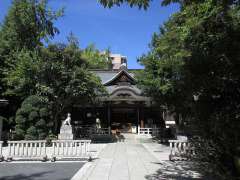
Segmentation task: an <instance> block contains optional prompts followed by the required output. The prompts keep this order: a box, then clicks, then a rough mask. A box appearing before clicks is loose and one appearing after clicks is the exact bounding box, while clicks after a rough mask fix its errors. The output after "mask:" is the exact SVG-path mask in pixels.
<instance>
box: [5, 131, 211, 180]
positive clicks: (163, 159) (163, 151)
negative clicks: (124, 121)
mask: <svg viewBox="0 0 240 180" xmlns="http://www.w3.org/2000/svg"><path fill="white" fill-rule="evenodd" d="M124 137H125V141H124V142H118V143H109V144H91V154H92V157H93V158H94V160H93V161H92V162H87V163H85V164H84V166H83V167H82V165H83V163H80V162H75V165H74V163H73V162H68V163H66V162H65V164H66V165H59V164H61V163H34V162H31V163H30V162H29V163H28V164H27V165H25V164H24V165H21V166H19V165H17V163H0V180H15V179H20V180H21V179H26V180H28V179H33V180H35V179H36V180H39V179H41V180H45V179H46V180H50V179H51V180H55V179H56V180H57V179H59V180H65V179H71V180H171V179H176V180H178V179H179V180H190V179H204V180H208V179H209V178H206V177H203V176H201V174H200V173H199V168H198V167H197V165H196V164H194V163H192V162H171V161H169V160H168V156H169V153H170V148H169V147H168V146H165V145H162V144H158V143H155V142H153V141H152V140H151V139H149V138H146V139H142V138H138V136H137V135H134V134H124ZM4 153H6V149H5V148H4ZM47 153H48V154H51V150H50V149H49V148H48V150H47ZM77 163H79V164H78V165H76V164H77ZM63 164H64V163H63ZM67 164H68V165H67ZM18 168H20V170H19V169H18ZM77 170H78V171H77ZM21 172H22V174H21ZM4 173H5V174H4ZM6 173H8V174H6ZM9 173H10V174H9ZM61 175H62V176H61ZM16 177H18V178H16ZM14 178H15V179H14Z"/></svg>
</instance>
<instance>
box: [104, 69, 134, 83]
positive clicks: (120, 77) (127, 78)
mask: <svg viewBox="0 0 240 180" xmlns="http://www.w3.org/2000/svg"><path fill="white" fill-rule="evenodd" d="M135 84H136V80H135V79H134V78H133V77H132V76H131V75H130V74H129V73H128V72H127V71H126V70H124V69H123V70H121V71H120V72H119V73H117V74H116V75H115V76H114V77H113V78H112V79H110V80H109V81H107V82H106V83H105V84H104V85H105V86H112V85H135Z"/></svg>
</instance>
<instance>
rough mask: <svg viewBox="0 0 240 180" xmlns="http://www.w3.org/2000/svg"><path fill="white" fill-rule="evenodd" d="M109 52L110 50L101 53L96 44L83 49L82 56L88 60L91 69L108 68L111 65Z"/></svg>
mask: <svg viewBox="0 0 240 180" xmlns="http://www.w3.org/2000/svg"><path fill="white" fill-rule="evenodd" d="M109 54H110V51H109V50H107V51H104V52H102V53H101V52H100V51H99V50H98V49H96V47H95V46H94V44H90V45H89V46H87V47H86V48H85V49H83V50H82V58H83V59H85V60H86V61H87V62H88V66H89V68H90V69H108V68H109V67H110V65H111V60H110V58H109Z"/></svg>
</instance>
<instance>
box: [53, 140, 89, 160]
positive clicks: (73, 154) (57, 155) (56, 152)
mask: <svg viewBox="0 0 240 180" xmlns="http://www.w3.org/2000/svg"><path fill="white" fill-rule="evenodd" d="M90 143H91V141H90V140H54V141H52V148H53V151H52V152H53V153H52V161H55V160H56V159H62V158H86V157H90Z"/></svg>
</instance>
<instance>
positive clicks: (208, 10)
mask: <svg viewBox="0 0 240 180" xmlns="http://www.w3.org/2000/svg"><path fill="white" fill-rule="evenodd" d="M238 3H239V2H238V1H214V0H205V1H189V3H185V4H184V6H182V8H181V10H180V12H178V13H176V14H174V15H173V16H172V17H171V18H170V19H169V21H168V22H166V23H165V24H164V26H163V27H161V29H160V32H159V33H156V34H154V35H153V39H152V42H151V45H150V48H151V49H150V52H149V53H148V54H146V55H143V56H142V57H141V58H140V60H139V61H140V63H142V64H143V65H144V66H145V70H144V71H142V72H141V74H140V75H139V82H140V84H141V85H142V87H143V88H144V90H145V92H146V93H147V94H149V95H150V96H153V97H154V99H155V100H157V101H158V102H159V103H160V104H163V105H166V106H167V107H169V108H170V109H174V110H175V111H177V112H178V113H181V114H183V115H184V117H185V121H187V123H188V133H191V134H193V135H200V136H201V137H202V138H203V139H207V140H208V141H209V140H210V141H211V142H212V143H210V144H214V145H215V147H216V148H218V149H217V151H216V153H217V154H216V156H215V159H214V157H212V156H211V152H210V151H208V148H205V149H202V152H203V151H204V153H202V155H204V156H205V159H210V157H211V163H212V164H213V166H212V167H215V166H216V170H217V171H215V173H216V174H217V173H219V174H220V175H219V177H221V178H224V177H226V178H229V177H227V176H228V175H229V176H230V174H231V175H233V174H234V173H236V171H235V170H236V169H235V168H234V159H235V158H236V156H237V154H238V153H237V151H238V150H237V149H238V148H237V147H239V146H240V144H239V139H240V133H239V128H240V120H239V117H240V116H239V115H240V111H239V107H240V106H239V102H240V101H239V100H240V99H239V98H240V89H239V87H240V82H239V79H240V73H239V68H240V67H239V56H240V53H239V52H240V49H239V47H240V36H239V34H240V32H239V29H240V23H239V22H240V21H239V20H240V19H239V18H240V16H239V13H240V11H239V10H240V9H239V5H238ZM193 97H195V98H193ZM194 99H195V100H196V101H194ZM187 117H188V118H187ZM189 117H190V118H189ZM193 130H194V131H193ZM195 130H197V131H195ZM202 147H205V146H202Z"/></svg>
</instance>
